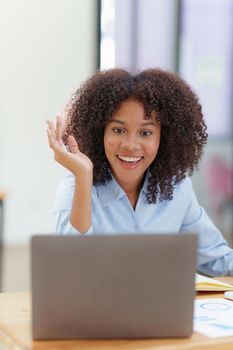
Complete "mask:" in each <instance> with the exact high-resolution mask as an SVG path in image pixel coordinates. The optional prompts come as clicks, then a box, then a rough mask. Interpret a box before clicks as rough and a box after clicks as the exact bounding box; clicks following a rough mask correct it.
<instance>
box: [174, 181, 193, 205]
mask: <svg viewBox="0 0 233 350" xmlns="http://www.w3.org/2000/svg"><path fill="white" fill-rule="evenodd" d="M173 198H174V199H175V198H177V199H179V200H180V199H182V200H183V201H185V202H186V203H190V202H192V201H193V200H196V196H195V193H194V190H193V185H192V180H191V178H190V177H189V176H187V177H186V178H185V179H184V180H182V181H181V182H179V183H178V184H176V185H175V187H174V193H173Z"/></svg>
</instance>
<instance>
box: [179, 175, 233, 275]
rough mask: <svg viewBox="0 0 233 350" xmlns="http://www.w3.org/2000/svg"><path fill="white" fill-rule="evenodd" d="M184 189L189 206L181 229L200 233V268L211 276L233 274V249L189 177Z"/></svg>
mask: <svg viewBox="0 0 233 350" xmlns="http://www.w3.org/2000/svg"><path fill="white" fill-rule="evenodd" d="M184 191H185V193H184V195H185V196H186V200H188V202H189V206H188V210H187V212H186V215H185V217H184V220H183V224H182V227H181V231H191V232H194V233H196V234H198V250H197V267H198V270H199V271H200V272H202V273H204V274H206V275H209V276H219V275H228V276H233V249H231V248H230V247H229V245H228V244H227V242H226V240H225V239H224V238H223V236H222V234H221V233H220V231H219V230H218V229H217V228H216V226H215V225H214V223H213V222H212V221H211V219H210V218H209V216H208V215H207V213H206V212H205V210H204V209H203V208H202V207H200V205H199V204H198V201H197V198H196V196H195V194H194V191H193V188H192V183H191V180H190V179H189V178H188V179H187V180H185V185H184Z"/></svg>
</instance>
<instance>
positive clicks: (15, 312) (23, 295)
mask: <svg viewBox="0 0 233 350" xmlns="http://www.w3.org/2000/svg"><path fill="white" fill-rule="evenodd" d="M221 280H224V281H226V282H228V283H232V284H233V277H229V278H222V279H221ZM209 297H214V298H216V297H223V293H215V292H214V293H213V292H212V293H207V292H201V293H198V295H197V298H209ZM0 344H3V345H5V347H6V349H12V350H13V349H14V350H26V349H27V350H28V349H33V350H42V349H46V350H55V349H57V350H59V349H72V350H76V349H97V350H98V349H101V350H106V349H108V350H111V349H119V348H120V349H128V350H129V349H134V350H152V349H154V350H175V349H176V350H188V349H189V350H190V349H199V350H210V349H211V350H232V349H233V337H222V338H216V339H213V338H208V337H206V336H204V335H202V334H200V333H196V332H194V333H193V335H192V336H191V337H190V338H178V339H174V338H171V339H168V338H167V339H140V340H50V341H33V340H32V337H31V301H30V293H29V292H16V293H0ZM0 348H1V346H0Z"/></svg>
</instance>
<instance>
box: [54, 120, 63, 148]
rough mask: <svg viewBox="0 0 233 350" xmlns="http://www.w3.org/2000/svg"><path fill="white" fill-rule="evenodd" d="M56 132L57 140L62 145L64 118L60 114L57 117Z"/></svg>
mask: <svg viewBox="0 0 233 350" xmlns="http://www.w3.org/2000/svg"><path fill="white" fill-rule="evenodd" d="M55 134H56V139H57V141H58V142H59V144H60V145H62V144H63V142H62V118H61V117H60V116H58V117H57V123H56V130H55Z"/></svg>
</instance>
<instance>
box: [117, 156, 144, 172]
mask: <svg viewBox="0 0 233 350" xmlns="http://www.w3.org/2000/svg"><path fill="white" fill-rule="evenodd" d="M121 157H135V158H139V156H137V157H136V156H132V155H131V156H129V155H128V156H125V155H124V156H123V155H121ZM116 158H117V160H118V162H119V164H120V165H121V167H122V168H124V169H127V170H134V169H136V168H138V167H139V166H140V164H141V161H142V160H143V157H141V159H140V160H139V161H137V162H133V163H129V162H126V161H124V160H120V159H119V158H118V157H116Z"/></svg>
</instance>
